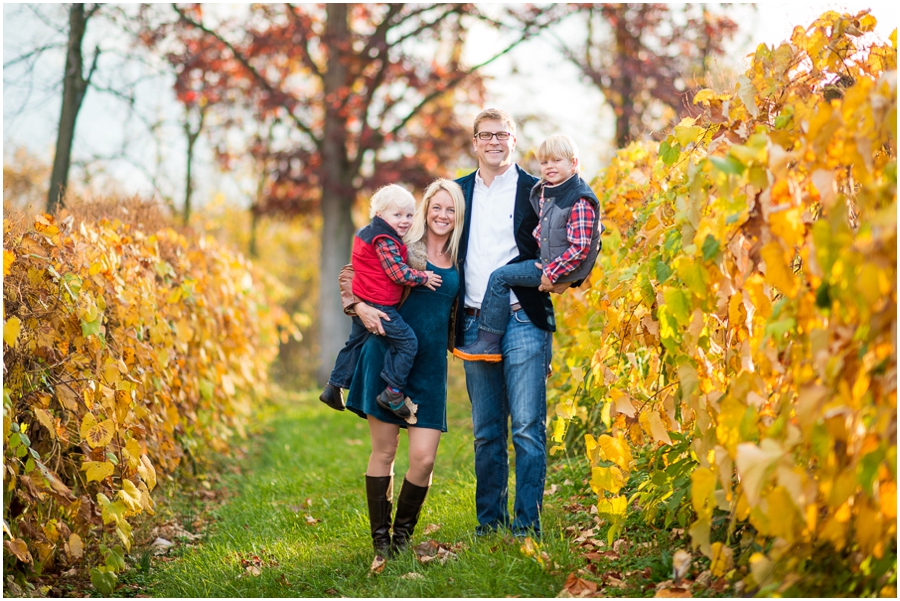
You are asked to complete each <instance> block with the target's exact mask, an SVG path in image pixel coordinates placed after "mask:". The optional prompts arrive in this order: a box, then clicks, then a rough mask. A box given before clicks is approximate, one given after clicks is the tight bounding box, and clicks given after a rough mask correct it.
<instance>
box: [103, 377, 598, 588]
mask: <svg viewBox="0 0 900 601" xmlns="http://www.w3.org/2000/svg"><path fill="white" fill-rule="evenodd" d="M461 371H462V370H461V365H460V364H459V363H458V362H455V361H452V362H451V372H452V374H451V391H450V394H449V403H450V405H449V407H448V421H449V430H450V432H448V433H447V434H446V435H445V436H443V437H442V439H441V446H440V449H439V452H438V457H437V465H436V467H435V475H434V481H433V485H432V488H431V490H430V492H429V495H428V498H427V500H426V503H425V506H424V508H423V511H422V515H421V516H420V520H419V526H418V527H417V531H416V533H415V535H414V537H413V544H414V545H416V544H418V543H420V542H421V541H423V540H425V539H426V538H431V539H433V540H435V541H437V542H440V543H451V544H459V543H461V544H462V548H461V549H460V550H459V552H458V557H457V558H456V559H454V560H451V561H448V562H446V563H445V564H444V565H439V564H437V563H429V564H420V563H419V562H418V561H417V560H416V559H415V557H414V555H413V554H412V553H406V554H405V555H403V556H401V557H399V558H397V559H395V560H392V561H389V562H388V564H387V566H386V567H385V568H384V570H383V572H381V573H380V574H371V575H370V573H369V572H370V570H369V568H370V564H371V561H372V558H373V551H372V545H371V538H370V536H369V529H368V528H369V527H368V513H367V509H366V501H365V494H364V474H365V469H366V462H367V459H368V454H369V451H370V448H369V442H368V426H367V424H366V422H365V421H364V420H362V419H360V418H358V417H357V416H355V415H353V414H350V413H349V412H344V413H338V412H335V411H332V410H331V409H328V408H327V407H325V406H324V405H323V404H322V403H320V402H319V401H318V400H317V398H316V393H315V392H312V391H310V392H307V393H302V394H296V395H289V396H287V397H285V398H284V399H281V400H280V402H279V403H278V406H277V407H276V410H275V411H273V412H272V414H271V415H270V416H269V417H268V418H265V419H264V422H263V423H262V424H261V426H262V427H261V428H260V433H259V434H257V435H256V436H255V437H254V438H253V439H252V441H251V443H250V445H249V446H250V447H251V448H250V451H249V453H247V454H246V456H245V458H244V460H243V463H242V464H241V466H240V467H241V470H240V473H232V472H230V471H229V470H221V471H220V477H219V484H220V486H222V487H223V488H224V489H225V490H226V491H227V495H228V498H227V500H226V501H225V502H224V503H222V504H221V505H219V506H218V507H216V508H214V509H212V510H211V512H210V513H211V514H212V521H213V525H212V526H211V527H209V528H207V529H206V535H205V537H204V538H203V540H202V542H201V543H200V544H197V545H193V546H182V547H180V548H178V549H177V550H175V551H170V555H173V556H174V558H166V559H167V560H168V561H161V560H154V561H153V562H152V563H151V562H149V561H148V559H147V556H146V551H144V552H141V551H140V550H136V551H134V552H133V553H132V557H131V559H132V568H131V570H130V571H129V573H126V574H123V577H122V582H123V585H124V586H123V587H122V588H120V590H119V592H120V594H121V593H124V592H125V591H126V590H127V591H132V592H131V594H133V593H134V592H142V593H145V594H146V593H150V594H152V595H153V596H161V597H226V596H227V597H290V596H302V597H339V596H348V597H505V596H510V595H515V596H523V597H555V596H556V595H557V594H558V593H559V592H560V590H562V587H563V584H564V582H565V580H566V577H567V575H568V574H569V573H570V572H573V571H576V570H577V569H578V568H580V567H581V566H583V565H584V563H585V562H584V560H583V559H581V557H580V554H579V551H578V549H577V548H573V546H572V545H571V544H570V541H569V540H568V539H566V538H565V536H564V532H563V531H564V528H565V526H566V525H568V523H569V522H570V521H571V514H569V513H567V512H566V511H565V510H564V509H563V505H564V504H565V500H564V499H563V498H562V497H559V496H558V495H552V496H550V497H548V499H547V502H546V504H545V509H544V514H543V523H544V532H545V534H544V538H543V540H541V541H540V542H539V550H538V551H539V552H543V553H544V554H545V555H544V556H541V555H540V553H538V554H535V553H530V552H528V551H526V550H525V549H523V546H522V542H521V541H517V540H515V539H513V538H511V537H510V536H509V535H503V534H496V535H492V536H489V537H484V538H477V539H476V538H475V537H474V528H475V525H476V520H475V507H474V490H475V479H474V474H473V446H472V432H471V422H470V418H469V402H468V398H467V397H466V395H465V392H464V390H463V389H462V380H461V376H460V373H461ZM406 449H407V446H406V436H405V434H402V435H401V444H400V449H399V451H398V455H397V462H396V466H395V474H396V478H397V481H396V483H395V491H396V490H398V489H399V482H400V479H402V477H403V474H404V473H405V472H406V466H407V459H406ZM511 490H512V488H511ZM307 499H309V500H310V502H309V504H308V506H307V504H306V500H307ZM195 503H196V501H195ZM181 511H191V510H190V504H188V505H186V506H185V507H184V508H183V509H182V510H181ZM306 515H309V516H312V518H314V519H316V520H319V521H318V522H316V523H314V524H309V523H307V518H306ZM182 521H190V520H189V519H188V518H185V519H183V520H182ZM428 524H437V525H440V529H439V530H438V531H436V532H434V533H432V534H430V535H427V536H425V535H423V530H424V528H425V527H426V526H427V525H428ZM248 562H249V564H251V565H258V567H259V570H260V573H259V575H253V574H251V573H249V572H247V565H248ZM410 574H418V575H420V576H421V577H418V576H410ZM125 594H129V593H125Z"/></svg>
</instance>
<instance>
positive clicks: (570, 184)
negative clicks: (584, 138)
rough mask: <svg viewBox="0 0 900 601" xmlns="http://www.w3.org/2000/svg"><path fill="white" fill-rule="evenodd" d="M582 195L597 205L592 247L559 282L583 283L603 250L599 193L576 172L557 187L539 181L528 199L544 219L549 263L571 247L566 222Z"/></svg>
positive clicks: (543, 251)
mask: <svg viewBox="0 0 900 601" xmlns="http://www.w3.org/2000/svg"><path fill="white" fill-rule="evenodd" d="M542 186H543V189H544V212H543V214H541V187H542ZM579 198H586V199H588V200H589V201H590V202H591V204H593V205H594V211H596V213H597V219H596V220H595V221H594V224H593V227H592V228H591V246H590V248H589V250H588V255H587V257H585V259H584V261H582V262H581V265H579V266H578V267H576V268H575V269H574V271H571V272H569V273H567V274H565V275H564V276H562V277H560V278H559V280H557V281H558V282H577V283H576V284H575V285H576V286H579V285H581V281H582V280H584V278H586V277H587V276H588V274H590V273H591V269H593V268H594V262H595V261H596V260H597V253H599V252H600V247H601V246H602V244H601V243H600V231H601V229H600V201H599V200H598V199H597V195H596V194H594V191H593V190H591V188H590V186H588V185H587V184H586V183H585V181H584V180H583V179H581V176H579V175H578V174H577V173H576V174H575V175H573V176H572V177H570V178H569V179H567V180H566V181H564V182H563V183H561V184H559V185H557V186H547V185H545V183H544V182H543V181H541V182H538V183H537V184H535V186H534V187H533V188H532V189H531V197H530V199H529V200H530V201H531V206H532V207H534V212H535V213H537V214H538V215H540V218H541V262H542V263H543V264H544V265H546V264H547V263H549V262H550V261H553V260H554V259H556V258H557V257H559V256H560V255H561V254H563V253H564V252H566V249H567V248H569V240H568V238H566V224H567V223H568V222H569V215H570V214H571V213H572V207H574V206H575V202H576V201H577V200H578V199H579Z"/></svg>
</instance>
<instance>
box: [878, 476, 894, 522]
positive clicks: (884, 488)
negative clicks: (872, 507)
mask: <svg viewBox="0 0 900 601" xmlns="http://www.w3.org/2000/svg"><path fill="white" fill-rule="evenodd" d="M878 496H879V497H881V498H880V501H881V512H882V513H883V514H884V517H885V519H888V520H891V521H893V520H895V519H897V483H896V482H883V483H882V484H881V486H880V487H879V489H878Z"/></svg>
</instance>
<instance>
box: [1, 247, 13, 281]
mask: <svg viewBox="0 0 900 601" xmlns="http://www.w3.org/2000/svg"><path fill="white" fill-rule="evenodd" d="M15 260H16V255H15V253H13V252H10V251H8V250H6V249H5V248H4V249H3V277H6V276H8V275H9V274H10V272H11V270H10V268H11V267H12V264H13V261H15Z"/></svg>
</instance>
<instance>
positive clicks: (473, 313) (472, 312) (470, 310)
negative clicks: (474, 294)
mask: <svg viewBox="0 0 900 601" xmlns="http://www.w3.org/2000/svg"><path fill="white" fill-rule="evenodd" d="M465 310H466V315H470V316H472V317H478V316H480V315H481V309H473V308H472V307H466V309H465ZM509 310H510V311H511V312H513V313H515V312H516V311H521V310H522V303H513V304H511V305H510V306H509Z"/></svg>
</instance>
